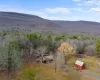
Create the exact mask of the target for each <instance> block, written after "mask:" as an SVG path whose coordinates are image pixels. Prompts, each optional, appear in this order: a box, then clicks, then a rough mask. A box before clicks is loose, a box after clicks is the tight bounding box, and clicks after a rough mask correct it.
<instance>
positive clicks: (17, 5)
mask: <svg viewBox="0 0 100 80" xmlns="http://www.w3.org/2000/svg"><path fill="white" fill-rule="evenodd" d="M0 11H6V12H19V13H26V14H32V15H37V16H40V17H42V18H45V19H50V20H70V21H76V20H86V21H96V22H100V0H0Z"/></svg>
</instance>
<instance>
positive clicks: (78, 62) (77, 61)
mask: <svg viewBox="0 0 100 80" xmlns="http://www.w3.org/2000/svg"><path fill="white" fill-rule="evenodd" d="M75 64H77V65H80V66H83V64H84V62H82V61H79V60H76V62H75Z"/></svg>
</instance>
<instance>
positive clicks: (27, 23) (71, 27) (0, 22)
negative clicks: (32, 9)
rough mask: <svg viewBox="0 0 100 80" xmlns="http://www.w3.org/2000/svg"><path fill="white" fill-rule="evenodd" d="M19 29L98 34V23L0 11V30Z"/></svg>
mask: <svg viewBox="0 0 100 80" xmlns="http://www.w3.org/2000/svg"><path fill="white" fill-rule="evenodd" d="M12 28H13V29H16V28H17V29H21V30H32V31H47V32H48V31H51V32H52V33H56V32H57V33H65V34H67V35H71V34H72V35H73V34H77V35H78V34H85V35H90V34H91V35H96V36H97V35H100V23H98V22H91V21H54V20H47V19H43V18H41V17H38V16H35V15H29V14H23V13H15V12H0V31H2V30H3V29H6V30H8V29H12Z"/></svg>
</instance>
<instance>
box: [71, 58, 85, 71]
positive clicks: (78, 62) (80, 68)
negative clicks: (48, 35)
mask: <svg viewBox="0 0 100 80" xmlns="http://www.w3.org/2000/svg"><path fill="white" fill-rule="evenodd" d="M73 67H77V68H78V69H79V70H83V69H85V64H84V62H82V61H79V60H76V62H75V64H74V66H73Z"/></svg>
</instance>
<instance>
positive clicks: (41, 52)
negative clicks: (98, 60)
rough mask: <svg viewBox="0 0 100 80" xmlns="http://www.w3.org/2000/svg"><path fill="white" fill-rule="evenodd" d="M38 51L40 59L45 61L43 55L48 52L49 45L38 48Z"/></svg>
mask: <svg viewBox="0 0 100 80" xmlns="http://www.w3.org/2000/svg"><path fill="white" fill-rule="evenodd" d="M36 52H37V54H38V56H40V61H41V63H42V62H43V56H44V55H45V53H46V52H47V47H46V46H40V47H38V48H37V49H36Z"/></svg>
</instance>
